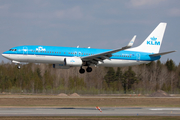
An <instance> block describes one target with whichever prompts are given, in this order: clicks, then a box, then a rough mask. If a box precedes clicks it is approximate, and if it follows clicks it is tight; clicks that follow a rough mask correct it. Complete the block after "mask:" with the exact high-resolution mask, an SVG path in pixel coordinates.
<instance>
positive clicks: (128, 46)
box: [122, 35, 136, 49]
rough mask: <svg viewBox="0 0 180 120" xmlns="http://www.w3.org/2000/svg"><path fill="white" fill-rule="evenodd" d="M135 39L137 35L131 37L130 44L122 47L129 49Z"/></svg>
mask: <svg viewBox="0 0 180 120" xmlns="http://www.w3.org/2000/svg"><path fill="white" fill-rule="evenodd" d="M135 39H136V35H135V36H134V37H133V38H132V39H131V41H130V42H129V43H128V45H127V46H125V47H123V48H122V49H127V48H130V47H132V46H133V43H134V41H135Z"/></svg>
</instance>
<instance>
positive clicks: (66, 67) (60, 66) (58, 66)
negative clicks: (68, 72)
mask: <svg viewBox="0 0 180 120" xmlns="http://www.w3.org/2000/svg"><path fill="white" fill-rule="evenodd" d="M53 68H56V69H69V68H70V66H65V65H64V64H53Z"/></svg>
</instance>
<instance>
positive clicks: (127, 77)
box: [122, 67, 138, 93]
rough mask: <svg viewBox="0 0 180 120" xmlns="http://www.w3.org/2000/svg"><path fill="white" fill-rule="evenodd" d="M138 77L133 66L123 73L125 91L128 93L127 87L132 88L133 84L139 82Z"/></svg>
mask: <svg viewBox="0 0 180 120" xmlns="http://www.w3.org/2000/svg"><path fill="white" fill-rule="evenodd" d="M137 81H138V79H137V77H136V73H135V72H134V71H133V70H132V68H131V67H129V68H128V70H127V71H126V72H125V73H124V74H123V81H122V83H123V84H122V85H123V87H124V93H126V89H128V90H130V89H131V88H132V85H133V84H134V83H135V82H137Z"/></svg>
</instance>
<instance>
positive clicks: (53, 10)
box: [0, 0, 180, 64]
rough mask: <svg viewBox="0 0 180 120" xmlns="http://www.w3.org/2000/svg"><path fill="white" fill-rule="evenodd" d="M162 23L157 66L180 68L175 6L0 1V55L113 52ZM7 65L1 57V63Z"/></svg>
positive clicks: (126, 1)
mask: <svg viewBox="0 0 180 120" xmlns="http://www.w3.org/2000/svg"><path fill="white" fill-rule="evenodd" d="M160 22H167V28H166V32H165V35H164V39H163V43H162V46H161V49H160V52H166V51H171V50H176V51H177V52H176V53H171V54H168V55H164V56H162V58H161V61H162V62H166V60H167V59H168V58H169V59H173V60H174V61H175V62H176V64H179V62H180V57H179V55H180V54H179V53H180V47H179V44H180V0H0V41H1V44H0V53H1V54H2V53H3V52H4V51H7V50H8V49H10V48H12V47H15V46H20V45H51V46H67V47H76V46H78V45H79V46H80V47H89V46H90V47H91V48H103V49H117V48H121V47H124V46H126V45H127V44H128V43H129V41H130V40H131V39H132V37H133V36H134V35H137V38H136V41H135V43H134V46H133V47H135V46H138V45H140V44H141V43H142V42H143V41H144V40H145V39H146V37H147V36H148V35H149V34H150V33H151V32H152V31H153V30H154V28H155V27H156V26H157V25H158V24H159V23H160ZM2 60H3V61H5V62H10V61H9V60H7V59H5V58H3V57H2V56H0V61H2Z"/></svg>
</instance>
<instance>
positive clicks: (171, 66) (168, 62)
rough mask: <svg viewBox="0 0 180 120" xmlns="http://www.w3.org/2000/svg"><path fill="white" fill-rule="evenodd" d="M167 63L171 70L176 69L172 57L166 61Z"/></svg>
mask: <svg viewBox="0 0 180 120" xmlns="http://www.w3.org/2000/svg"><path fill="white" fill-rule="evenodd" d="M165 65H166V66H167V68H168V70H169V71H174V70H175V63H174V61H173V60H172V59H170V60H169V59H168V60H167V61H166V64H165Z"/></svg>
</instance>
